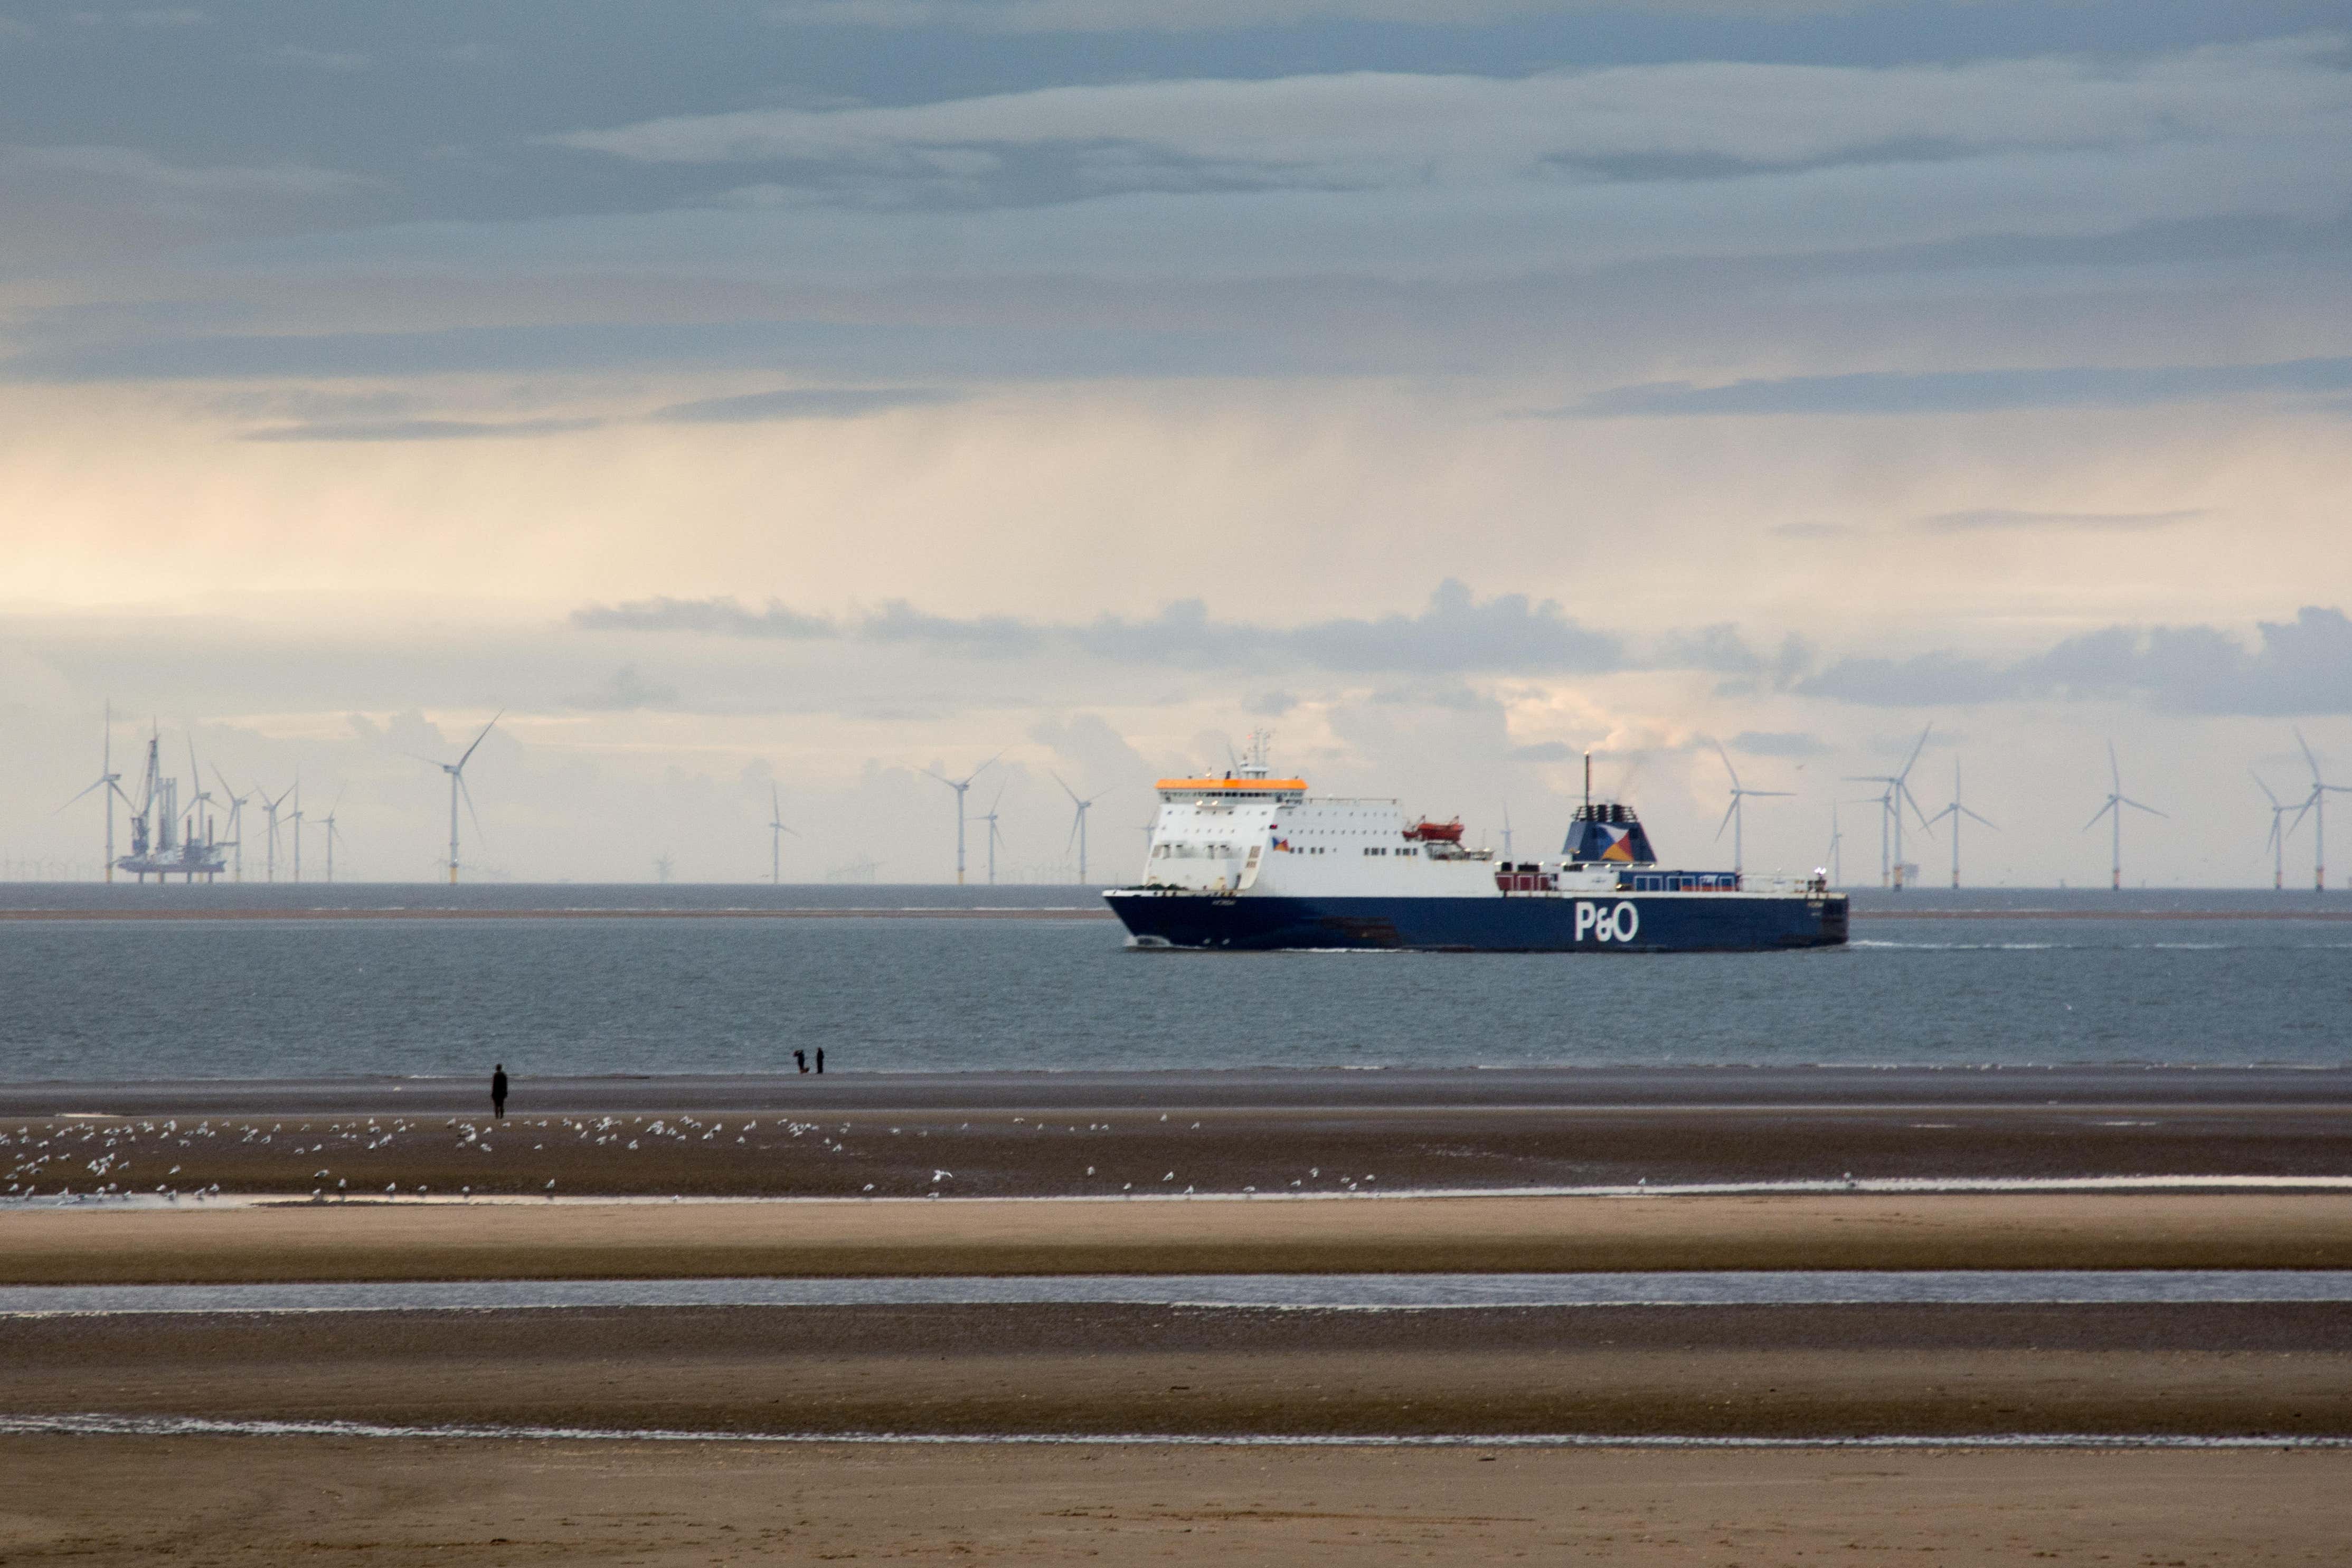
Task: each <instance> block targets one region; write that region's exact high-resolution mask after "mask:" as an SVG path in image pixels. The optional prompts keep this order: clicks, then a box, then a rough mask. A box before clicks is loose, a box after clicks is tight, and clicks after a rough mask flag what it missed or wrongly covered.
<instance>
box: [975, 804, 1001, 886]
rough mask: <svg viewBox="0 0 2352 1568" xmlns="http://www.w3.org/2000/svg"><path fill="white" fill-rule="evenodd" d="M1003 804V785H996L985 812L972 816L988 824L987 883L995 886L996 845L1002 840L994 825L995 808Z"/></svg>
mask: <svg viewBox="0 0 2352 1568" xmlns="http://www.w3.org/2000/svg"><path fill="white" fill-rule="evenodd" d="M1003 804H1004V786H1003V784H999V785H997V786H996V798H995V799H994V800H992V801H990V802H989V803H988V810H987V812H986V813H985V814H984V815H982V816H976V817H973V818H972V820H973V821H974V822H985V823H986V824H988V885H989V886H990V887H992V888H993V887H994V886H996V847H997V846H998V845H999V844H1002V843H1003V842H1004V833H1003V829H1002V828H1000V827H998V826H996V808H997V807H998V806H1000V805H1003Z"/></svg>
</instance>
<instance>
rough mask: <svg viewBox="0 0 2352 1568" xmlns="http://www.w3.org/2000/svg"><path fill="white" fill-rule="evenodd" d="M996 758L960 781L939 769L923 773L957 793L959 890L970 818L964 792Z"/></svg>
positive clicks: (990, 759)
mask: <svg viewBox="0 0 2352 1568" xmlns="http://www.w3.org/2000/svg"><path fill="white" fill-rule="evenodd" d="M1003 754H1004V753H1003V752H997V753H996V757H1001V756H1003ZM996 757H991V758H989V759H988V761H986V762H984V763H981V764H980V766H978V767H976V768H974V769H972V770H971V772H970V773H966V774H964V775H963V777H961V778H960V779H951V778H950V777H948V775H947V774H945V773H941V772H940V770H939V769H937V768H925V769H924V770H923V772H924V773H927V774H929V776H930V777H932V778H935V779H937V780H939V781H940V783H941V784H945V785H947V786H948V788H950V789H951V790H953V791H955V797H956V886H957V887H959V888H961V887H962V886H963V825H964V823H965V822H966V821H967V820H968V818H966V817H965V816H964V814H963V792H964V791H966V790H968V789H970V788H971V781H972V780H974V779H976V778H978V777H979V776H980V775H981V774H982V773H986V772H987V771H988V770H989V769H991V768H992V767H994V766H995V765H996Z"/></svg>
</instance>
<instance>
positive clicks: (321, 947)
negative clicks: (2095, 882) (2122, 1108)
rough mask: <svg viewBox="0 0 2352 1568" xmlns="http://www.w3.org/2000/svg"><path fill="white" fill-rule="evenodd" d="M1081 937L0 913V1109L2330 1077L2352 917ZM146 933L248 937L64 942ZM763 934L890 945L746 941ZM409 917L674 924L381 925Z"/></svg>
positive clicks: (125, 902)
mask: <svg viewBox="0 0 2352 1568" xmlns="http://www.w3.org/2000/svg"><path fill="white" fill-rule="evenodd" d="M1101 908H1102V905H1101V902H1100V900H1099V899H1098V898H1097V897H1096V896H1095V895H1094V893H1093V891H1092V890H1091V889H1086V888H1076V887H1035V886H1023V887H990V888H979V887H967V888H953V887H888V886H872V885H865V886H844V885H824V886H812V887H794V886H790V885H787V886H782V887H771V886H684V885H675V884H673V885H667V886H629V887H589V886H580V885H572V884H560V885H540V886H526V885H519V884H499V885H487V886H480V887H465V888H454V889H453V888H447V887H437V886H418V885H413V884H411V885H367V884H338V885H332V886H328V885H321V884H317V883H311V884H305V885H301V886H294V885H289V884H284V883H280V884H276V885H260V884H254V883H246V884H242V885H221V886H213V887H205V886H197V887H185V886H181V885H176V884H175V885H173V886H171V887H168V888H157V887H155V886H153V885H152V884H151V885H148V886H145V887H137V886H128V885H121V884H118V885H115V886H113V887H102V886H96V885H91V884H16V885H0V911H5V910H43V911H47V912H48V913H50V914H51V915H54V916H63V917H65V918H51V919H41V920H0V1081H8V1082H18V1083H23V1082H32V1081H38V1080H47V1079H80V1080H89V1079H121V1080H133V1079H185V1078H225V1079H261V1078H345V1077H406V1076H417V1077H437V1076H442V1075H446V1074H456V1075H476V1074H478V1073H480V1072H481V1071H483V1070H484V1068H485V1066H486V1064H488V1063H489V1062H491V1061H502V1062H504V1063H505V1064H506V1065H507V1067H508V1069H509V1071H510V1072H518V1073H521V1074H528V1075H536V1076H552V1075H559V1074H561V1075H573V1074H578V1075H604V1074H624V1075H625V1074H663V1073H757V1072H779V1071H790V1070H791V1066H792V1064H791V1053H792V1052H793V1050H794V1049H795V1048H801V1049H807V1048H811V1047H817V1046H823V1047H824V1048H825V1050H826V1053H827V1058H828V1066H829V1067H830V1068H832V1069H833V1070H835V1071H866V1072H911V1071H1003V1070H1023V1071H1040V1070H1043V1071H1052V1070H1066V1069H1078V1068H1089V1069H1104V1068H1109V1069H1120V1068H1129V1069H1136V1068H1141V1069H1154V1068H1157V1069H1171V1068H1172V1069H1194V1070H1209V1069H1223V1068H1233V1069H1240V1068H1268V1067H1277V1068H1381V1067H1402V1066H1410V1067H1420V1068H1444V1067H1463V1068H1467V1067H1481V1066H1491V1067H1506V1066H1510V1067H1520V1066H1544V1065H1553V1066H1571V1065H1578V1064H1595V1065H1602V1064H1605V1065H1612V1066H1624V1065H1706V1064H1740V1065H1753V1066H1770V1065H1776V1064H1780V1065H1788V1066H1799V1065H1810V1064H1842V1065H1925V1066H1976V1065H1992V1064H2000V1065H2024V1064H2067V1063H2091V1062H2135V1063H2156V1064H2197V1065H2232V1066H2240V1065H2255V1064H2275V1065H2290V1066H2311V1067H2322V1066H2324V1067H2344V1066H2347V1065H2352V894H2347V893H2329V894H2314V893H2312V892H2311V891H2309V890H2307V889H2306V890H2303V891H2291V892H2286V893H2276V892H2268V891H2261V892H2256V891H2248V890H2243V889H2237V890H2215V891H2199V890H2193V889H2161V890H2145V891H2126V892H2120V893H2117V892H2110V891H2107V890H2105V889H2095V890H2094V889H1999V890H1989V891H1983V892H1965V891H1963V892H1953V891H1949V890H1937V891H1927V890H1906V891H1904V892H1901V893H1892V892H1885V891H1880V890H1870V891H1865V892H1859V893H1856V894H1855V895H1854V909H1855V920H1854V922H1853V931H1854V940H1853V943H1852V944H1851V945H1850V946H1848V947H1845V948H1843V949H1831V950H1822V951H1816V952H1793V953H1713V954H1675V955H1664V954H1661V955H1643V954H1631V953H1594V954H1576V955H1561V954H1506V953H1490V954H1454V953H1343V952H1295V953H1186V952H1166V951H1143V950H1137V949H1133V948H1130V947H1129V946H1128V945H1127V943H1126V942H1125V940H1124V934H1123V932H1122V931H1121V929H1120V928H1119V926H1118V924H1117V923H1116V922H1115V921H1108V920H1101V919H1090V918H1087V917H1089V916H1093V915H1096V914H1097V912H1098V911H1099V910H1101ZM141 909H145V910H245V911H251V912H252V913H254V914H256V915H258V916H261V917H263V918H252V919H239V920H140V921H126V920H117V919H86V918H73V917H75V916H89V915H100V914H112V913H114V912H116V911H120V910H141ZM779 909H834V910H850V909H863V910H888V911H893V912H895V913H897V914H898V915H899V916H901V917H902V918H893V919H835V920H815V919H804V920H777V919H770V918H760V911H762V910H779ZM321 910H335V911H341V913H340V914H337V915H334V916H328V915H322V914H320V912H318V911H321ZM404 910H446V911H453V912H458V913H475V914H496V913H499V911H526V910H631V911H638V912H640V913H641V914H643V913H651V914H654V915H656V916H658V915H661V914H668V915H674V916H677V915H683V916H691V917H694V918H636V919H601V920H599V919H577V918H552V917H551V918H540V917H534V916H531V915H528V914H513V913H508V914H504V915H502V916H501V917H500V918H495V919H478V920H465V919H436V920H420V919H404V918H389V917H392V916H394V915H396V914H398V913H399V912H400V911H404ZM974 910H1025V911H1048V912H1049V918H1034V914H1033V916H1032V917H1031V918H1013V919H973V918H970V915H969V912H970V911H974ZM1057 910H1058V911H1063V912H1065V913H1066V915H1067V917H1068V918H1050V911H1057ZM353 912H359V913H361V915H362V918H352V915H353ZM368 914H373V915H378V916H383V917H387V918H364V916H365V915H368ZM1963 915H1964V916H1969V917H1972V918H1953V917H1955V916H1963Z"/></svg>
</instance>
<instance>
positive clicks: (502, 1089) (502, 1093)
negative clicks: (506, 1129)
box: [490, 1062, 507, 1121]
mask: <svg viewBox="0 0 2352 1568" xmlns="http://www.w3.org/2000/svg"><path fill="white" fill-rule="evenodd" d="M490 1114H491V1115H492V1116H494V1117H497V1118H498V1119H499V1120H500V1121H504V1120H505V1119H506V1114H507V1064H506V1063H504V1062H499V1063H498V1064H497V1065H496V1066H494V1067H492V1068H490Z"/></svg>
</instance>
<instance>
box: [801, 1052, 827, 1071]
mask: <svg viewBox="0 0 2352 1568" xmlns="http://www.w3.org/2000/svg"><path fill="white" fill-rule="evenodd" d="M793 1061H795V1062H797V1063H799V1064H800V1069H801V1071H803V1072H806V1071H808V1069H809V1060H808V1053H807V1052H806V1051H794V1052H793ZM816 1070H817V1071H819V1072H823V1071H824V1047H823V1046H819V1047H817V1048H816Z"/></svg>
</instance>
